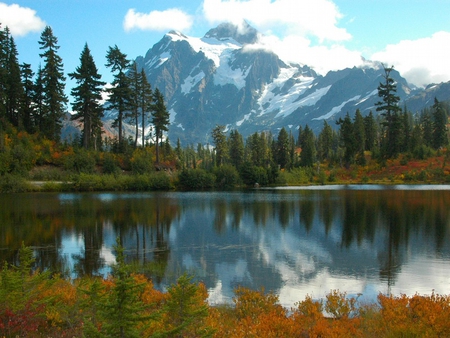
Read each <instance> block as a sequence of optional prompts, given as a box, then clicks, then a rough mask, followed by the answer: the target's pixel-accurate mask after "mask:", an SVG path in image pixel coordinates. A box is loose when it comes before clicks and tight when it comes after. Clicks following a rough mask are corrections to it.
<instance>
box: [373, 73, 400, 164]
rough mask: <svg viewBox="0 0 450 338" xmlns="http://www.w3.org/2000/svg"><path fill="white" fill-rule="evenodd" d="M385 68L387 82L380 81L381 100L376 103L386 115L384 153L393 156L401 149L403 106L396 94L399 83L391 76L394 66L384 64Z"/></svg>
mask: <svg viewBox="0 0 450 338" xmlns="http://www.w3.org/2000/svg"><path fill="white" fill-rule="evenodd" d="M383 68H384V75H383V78H384V79H385V82H384V83H380V84H379V86H378V96H379V97H380V98H381V101H379V102H377V103H375V105H376V106H377V109H376V110H377V111H379V112H381V115H382V116H383V117H384V122H383V126H384V127H385V137H384V147H383V151H384V155H385V156H386V157H388V158H391V157H395V156H397V154H398V152H399V151H400V149H399V148H400V142H399V137H400V136H401V121H400V118H399V113H400V111H401V108H400V107H399V106H398V102H399V101H400V97H399V96H397V95H396V92H397V84H396V83H395V81H394V79H393V78H392V77H391V72H392V70H393V69H394V67H390V68H386V67H385V66H383Z"/></svg>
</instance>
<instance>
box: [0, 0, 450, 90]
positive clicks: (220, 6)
mask: <svg viewBox="0 0 450 338" xmlns="http://www.w3.org/2000/svg"><path fill="white" fill-rule="evenodd" d="M242 19H245V20H247V22H248V23H250V24H251V25H252V26H253V27H255V28H256V29H258V30H259V31H260V32H261V33H263V34H264V39H263V40H262V41H261V44H262V45H264V48H273V49H275V50H276V51H277V52H278V53H279V54H280V55H281V56H282V58H283V59H284V60H286V61H296V62H300V63H303V64H307V65H309V66H312V67H313V68H314V69H315V70H316V71H317V72H318V73H320V74H323V75H325V74H326V72H327V71H329V70H334V69H341V68H345V67H352V66H355V65H360V64H361V56H362V57H364V58H366V59H369V60H376V61H382V62H384V63H386V64H388V65H394V66H395V68H396V69H397V70H399V71H400V72H401V73H402V75H403V76H405V77H406V78H407V80H408V81H410V82H411V83H414V84H416V85H418V86H422V85H425V84H429V83H432V82H442V81H450V0H245V1H244V0H189V1H174V0H139V1H138V0H17V1H6V0H0V23H1V24H2V27H4V26H8V27H9V28H10V30H11V32H12V34H13V36H14V38H15V41H16V44H17V46H18V51H19V61H20V62H27V63H31V64H32V66H33V69H34V70H36V69H37V66H38V65H39V62H40V58H39V52H40V50H39V45H38V40H39V38H40V34H41V32H42V30H43V29H44V27H45V26H46V25H49V26H51V27H52V29H53V32H54V34H55V36H56V37H57V38H58V42H59V45H60V50H59V55H60V56H61V57H62V58H63V62H64V70H65V72H66V73H68V72H72V71H74V70H75V67H77V66H78V64H79V57H80V53H81V51H82V49H83V46H84V44H85V43H88V45H89V48H90V49H91V52H92V54H93V56H94V60H95V62H96V64H97V67H98V68H99V71H100V73H101V74H102V76H103V80H105V81H110V80H111V75H110V72H109V70H108V69H106V68H105V66H104V64H105V62H106V60H105V55H106V51H107V50H108V47H109V46H114V45H117V46H118V47H119V48H120V50H121V51H122V52H124V53H126V54H127V55H128V57H129V58H130V59H134V58H136V57H137V56H139V55H145V53H146V51H147V50H148V49H149V48H151V47H152V46H153V45H154V44H155V43H157V42H158V41H159V40H160V39H161V38H162V37H163V35H164V34H165V33H166V32H168V31H170V30H172V29H174V30H178V31H181V32H182V33H184V34H186V35H189V36H194V37H201V36H203V35H204V34H205V33H206V32H207V31H208V30H209V29H210V28H214V27H216V26H217V25H218V24H219V23H221V22H224V21H232V22H236V23H239V22H241V20H242ZM71 86H72V84H71V83H70V82H69V83H68V87H69V89H70V87H71Z"/></svg>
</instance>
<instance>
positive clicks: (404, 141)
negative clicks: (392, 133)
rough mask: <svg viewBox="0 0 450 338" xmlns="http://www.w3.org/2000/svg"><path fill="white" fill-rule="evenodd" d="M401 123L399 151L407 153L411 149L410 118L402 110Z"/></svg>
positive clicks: (407, 113) (406, 111)
mask: <svg viewBox="0 0 450 338" xmlns="http://www.w3.org/2000/svg"><path fill="white" fill-rule="evenodd" d="M401 123H402V134H401V136H400V137H399V139H400V151H401V152H407V151H409V150H410V149H411V134H412V126H411V125H412V117H411V114H410V113H409V112H408V110H407V109H406V106H405V107H404V108H403V111H402V113H401Z"/></svg>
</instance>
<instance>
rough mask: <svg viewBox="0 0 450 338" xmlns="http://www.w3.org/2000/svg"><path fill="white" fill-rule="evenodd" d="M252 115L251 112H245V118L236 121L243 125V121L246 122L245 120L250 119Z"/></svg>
mask: <svg viewBox="0 0 450 338" xmlns="http://www.w3.org/2000/svg"><path fill="white" fill-rule="evenodd" d="M251 115H252V114H251V113H250V114H245V115H244V118H243V119H242V120H240V121H237V122H236V126H237V127H240V126H241V125H242V123H244V122H245V121H248V120H249V119H250V116H251Z"/></svg>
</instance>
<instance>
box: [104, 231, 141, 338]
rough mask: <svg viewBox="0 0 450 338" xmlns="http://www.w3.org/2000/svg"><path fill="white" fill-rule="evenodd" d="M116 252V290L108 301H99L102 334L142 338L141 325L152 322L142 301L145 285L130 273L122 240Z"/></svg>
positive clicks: (121, 337)
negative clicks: (141, 323) (148, 320)
mask: <svg viewBox="0 0 450 338" xmlns="http://www.w3.org/2000/svg"><path fill="white" fill-rule="evenodd" d="M114 250H115V252H116V264H114V265H113V267H112V268H113V269H112V276H113V282H114V286H113V287H112V289H111V291H110V292H109V293H108V294H107V296H106V298H103V299H102V300H101V301H100V313H101V314H102V317H103V320H104V323H103V326H102V332H104V333H105V336H106V337H120V338H132V337H141V336H142V332H140V331H139V325H138V324H139V323H140V322H143V321H144V320H147V319H149V316H148V315H146V314H145V312H146V311H145V310H146V307H145V305H144V303H143V301H142V299H141V297H140V296H141V294H142V291H143V289H144V285H142V284H139V283H137V282H136V280H135V278H134V277H133V275H132V274H131V273H130V271H129V267H128V266H127V264H126V263H125V254H124V248H123V246H122V245H121V244H120V239H119V238H117V239H116V245H115V246H114Z"/></svg>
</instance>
